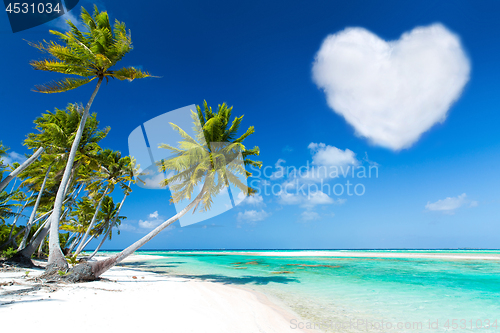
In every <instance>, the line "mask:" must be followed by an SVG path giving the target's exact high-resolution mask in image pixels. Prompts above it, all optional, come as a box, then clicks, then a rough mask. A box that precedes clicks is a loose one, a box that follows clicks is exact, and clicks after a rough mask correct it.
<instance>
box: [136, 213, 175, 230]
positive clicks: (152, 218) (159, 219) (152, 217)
mask: <svg viewBox="0 0 500 333" xmlns="http://www.w3.org/2000/svg"><path fill="white" fill-rule="evenodd" d="M148 217H149V218H148V219H147V220H139V222H138V225H139V227H140V228H142V229H154V228H156V227H157V226H159V225H160V224H162V223H163V222H165V217H163V216H160V215H159V214H158V211H154V212H153V213H151V214H149V215H148ZM170 227H172V228H174V227H173V226H172V225H170V226H169V228H170Z"/></svg>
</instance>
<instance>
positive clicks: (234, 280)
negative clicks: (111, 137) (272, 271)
mask: <svg viewBox="0 0 500 333" xmlns="http://www.w3.org/2000/svg"><path fill="white" fill-rule="evenodd" d="M175 277H181V278H186V279H195V280H202V281H208V282H219V283H223V284H237V285H243V284H256V285H266V284H269V283H282V284H288V283H291V282H296V283H300V281H299V280H298V279H295V278H289V277H285V276H252V275H247V276H240V277H232V276H226V275H220V274H204V275H188V274H183V275H182V274H179V275H178V274H176V275H175Z"/></svg>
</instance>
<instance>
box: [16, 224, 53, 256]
mask: <svg viewBox="0 0 500 333" xmlns="http://www.w3.org/2000/svg"><path fill="white" fill-rule="evenodd" d="M49 222H50V216H49V217H48V218H47V220H46V221H45V222H44V223H43V224H42V226H41V227H40V228H39V229H38V230H37V231H36V232H35V234H34V235H33V237H32V238H31V241H30V242H29V243H28V245H26V247H25V248H24V249H22V250H21V251H18V252H17V253H18V254H19V255H21V256H23V257H25V258H31V255H32V254H33V253H35V251H36V248H37V247H38V245H40V243H41V242H42V241H43V240H44V239H45V237H46V236H47V234H48V233H49V230H50V223H49Z"/></svg>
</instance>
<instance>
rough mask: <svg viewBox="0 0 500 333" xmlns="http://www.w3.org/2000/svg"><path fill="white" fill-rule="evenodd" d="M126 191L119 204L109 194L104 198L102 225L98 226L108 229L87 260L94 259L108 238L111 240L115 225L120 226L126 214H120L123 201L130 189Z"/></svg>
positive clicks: (104, 229)
mask: <svg viewBox="0 0 500 333" xmlns="http://www.w3.org/2000/svg"><path fill="white" fill-rule="evenodd" d="M129 186H130V183H129ZM125 193H126V194H125V195H124V196H123V199H122V202H121V203H119V204H117V205H115V203H114V202H113V199H112V198H111V197H109V196H108V197H106V199H104V202H103V204H102V208H101V213H102V223H101V224H100V225H98V226H97V227H98V228H100V229H101V230H103V231H106V234H105V235H104V237H103V238H102V240H101V242H100V243H99V245H98V246H97V247H96V249H95V250H94V252H93V253H92V254H91V255H90V257H88V258H87V260H90V259H92V258H93V257H94V256H95V255H96V254H97V252H98V251H99V249H100V248H101V246H102V245H103V244H104V242H105V241H106V239H109V240H111V238H112V231H113V228H114V227H115V225H116V226H119V225H120V224H121V221H122V220H123V219H124V218H125V216H120V211H121V208H122V206H123V203H124V201H125V198H127V193H128V191H126V192H125ZM119 234H120V230H118V235H119Z"/></svg>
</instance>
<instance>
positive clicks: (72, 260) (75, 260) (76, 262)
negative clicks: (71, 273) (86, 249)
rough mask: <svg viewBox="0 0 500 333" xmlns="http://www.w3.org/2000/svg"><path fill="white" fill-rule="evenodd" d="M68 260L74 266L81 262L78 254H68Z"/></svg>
mask: <svg viewBox="0 0 500 333" xmlns="http://www.w3.org/2000/svg"><path fill="white" fill-rule="evenodd" d="M66 261H67V262H68V264H70V265H72V266H74V265H76V264H78V263H79V260H78V259H76V256H66Z"/></svg>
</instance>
